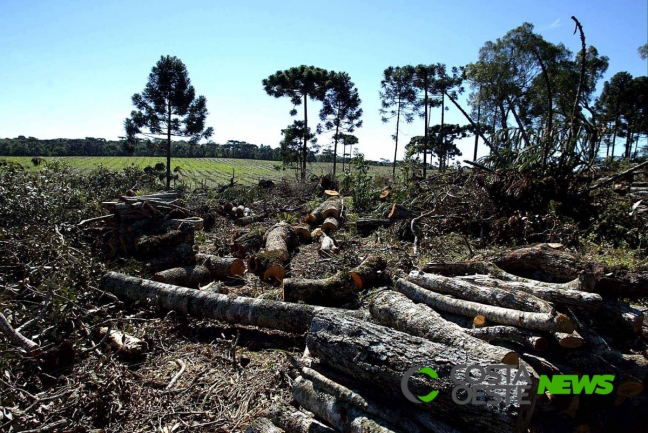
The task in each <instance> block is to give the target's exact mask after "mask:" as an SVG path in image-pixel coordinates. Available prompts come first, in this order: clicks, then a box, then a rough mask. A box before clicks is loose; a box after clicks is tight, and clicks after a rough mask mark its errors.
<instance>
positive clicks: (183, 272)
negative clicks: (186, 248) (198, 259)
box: [153, 265, 211, 289]
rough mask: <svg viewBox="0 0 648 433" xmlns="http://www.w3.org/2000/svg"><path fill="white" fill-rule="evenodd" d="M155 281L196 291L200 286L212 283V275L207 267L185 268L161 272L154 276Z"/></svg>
mask: <svg viewBox="0 0 648 433" xmlns="http://www.w3.org/2000/svg"><path fill="white" fill-rule="evenodd" d="M153 281H158V282H160V283H166V284H173V285H175V286H182V287H191V288H194V289H195V288H198V286H199V285H201V284H203V283H207V282H209V281H211V275H210V273H209V269H207V267H206V266H203V265H194V266H184V267H181V268H173V269H167V270H165V271H160V272H158V273H156V274H155V275H153Z"/></svg>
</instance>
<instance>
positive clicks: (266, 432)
mask: <svg viewBox="0 0 648 433" xmlns="http://www.w3.org/2000/svg"><path fill="white" fill-rule="evenodd" d="M281 432H282V430H280V429H279V428H278V427H277V426H275V425H274V424H273V423H272V421H270V420H269V419H268V418H257V419H255V420H254V421H252V424H250V426H249V427H248V428H247V429H246V430H245V433H281Z"/></svg>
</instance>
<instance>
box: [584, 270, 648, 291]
mask: <svg viewBox="0 0 648 433" xmlns="http://www.w3.org/2000/svg"><path fill="white" fill-rule="evenodd" d="M595 290H596V293H600V294H601V295H603V296H615V297H623V298H641V297H643V296H647V295H648V270H647V269H642V270H638V271H615V272H612V275H608V274H605V275H603V276H601V278H600V279H599V280H598V281H597V283H596V289H595Z"/></svg>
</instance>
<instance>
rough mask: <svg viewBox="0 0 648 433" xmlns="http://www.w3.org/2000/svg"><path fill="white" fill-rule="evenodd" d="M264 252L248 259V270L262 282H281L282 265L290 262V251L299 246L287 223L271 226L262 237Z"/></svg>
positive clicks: (282, 275) (296, 237) (282, 274)
mask: <svg viewBox="0 0 648 433" xmlns="http://www.w3.org/2000/svg"><path fill="white" fill-rule="evenodd" d="M264 239H265V251H264V252H262V253H259V254H256V255H254V256H253V257H250V260H249V261H248V269H249V270H250V272H252V273H254V274H255V275H257V276H258V277H259V278H261V279H262V280H263V281H267V282H271V281H274V282H277V281H278V282H281V281H283V278H284V275H285V269H284V265H285V264H286V263H288V261H289V260H290V251H292V250H293V249H294V248H295V247H296V246H297V245H299V237H298V236H297V233H296V232H295V230H294V229H293V228H292V227H291V226H290V225H289V224H287V223H285V222H281V223H279V224H275V225H274V226H272V227H271V228H270V229H269V230H268V231H267V232H266V234H265V235H264Z"/></svg>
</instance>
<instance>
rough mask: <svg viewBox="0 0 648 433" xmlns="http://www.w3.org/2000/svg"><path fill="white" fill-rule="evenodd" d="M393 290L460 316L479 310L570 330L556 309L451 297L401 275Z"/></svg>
mask: <svg viewBox="0 0 648 433" xmlns="http://www.w3.org/2000/svg"><path fill="white" fill-rule="evenodd" d="M396 290H398V291H399V292H401V293H403V294H404V295H405V296H407V297H408V298H410V299H412V300H413V301H414V302H422V303H424V304H426V305H428V306H430V307H433V308H435V309H439V310H442V311H446V312H448V313H453V314H459V315H461V316H467V317H475V316H476V315H478V314H481V315H483V316H484V317H486V319H488V320H490V321H491V322H495V323H500V324H502V325H511V326H519V327H522V328H527V329H533V330H537V331H562V332H572V331H573V330H574V324H573V323H572V322H571V320H570V319H569V318H568V317H567V316H565V315H564V314H560V313H530V312H525V311H518V310H512V309H508V308H502V307H495V306H492V305H484V304H479V303H476V302H471V301H466V300H463V299H454V298H450V297H448V296H445V295H440V294H438V293H434V292H431V291H429V290H426V289H423V288H422V287H419V286H417V285H415V284H413V283H410V282H408V281H405V280H403V279H399V280H398V282H397V283H396Z"/></svg>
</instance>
